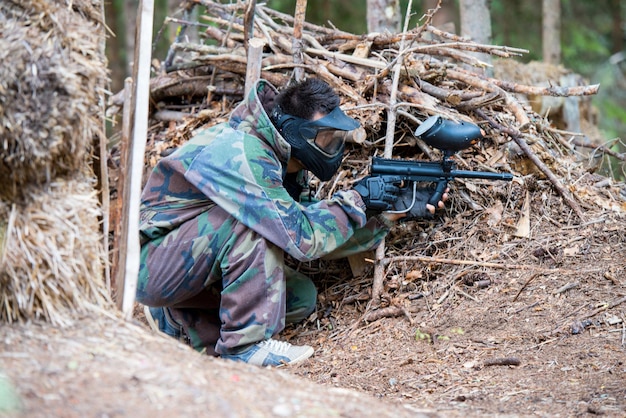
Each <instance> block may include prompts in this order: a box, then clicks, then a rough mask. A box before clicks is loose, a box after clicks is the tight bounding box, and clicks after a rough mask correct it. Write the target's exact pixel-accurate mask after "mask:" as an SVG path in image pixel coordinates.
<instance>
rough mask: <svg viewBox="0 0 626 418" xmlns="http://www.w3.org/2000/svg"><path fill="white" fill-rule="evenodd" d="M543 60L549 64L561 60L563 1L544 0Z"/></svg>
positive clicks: (557, 62)
mask: <svg viewBox="0 0 626 418" xmlns="http://www.w3.org/2000/svg"><path fill="white" fill-rule="evenodd" d="M542 4H543V33H542V45H543V61H544V62H546V63H549V64H559V63H560V62H561V2H560V0H543V2H542Z"/></svg>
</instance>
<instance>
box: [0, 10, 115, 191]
mask: <svg viewBox="0 0 626 418" xmlns="http://www.w3.org/2000/svg"><path fill="white" fill-rule="evenodd" d="M98 19H99V18H98V13H97V9H95V6H94V5H93V4H92V2H88V1H58V2H49V1H37V0H32V1H19V2H18V1H11V0H9V1H3V2H0V62H2V66H0V121H1V122H0V156H1V158H0V177H1V178H2V183H1V184H0V198H3V199H5V200H8V201H14V200H19V199H23V198H25V197H26V195H27V193H26V192H25V191H23V189H24V188H25V186H26V185H28V184H36V185H45V184H46V183H47V182H50V181H51V180H53V179H55V178H57V177H59V176H68V177H71V176H74V175H75V174H76V173H79V172H81V171H82V170H83V169H84V167H86V166H87V162H88V160H87V159H88V158H89V156H90V150H91V144H92V143H93V141H94V139H95V138H96V137H98V136H99V135H102V126H103V123H102V114H101V112H100V106H101V103H102V96H103V94H104V86H105V83H106V80H107V76H108V75H107V69H106V59H105V58H104V54H103V52H102V42H103V40H104V32H103V30H104V25H103V24H102V23H101V22H100V21H98Z"/></svg>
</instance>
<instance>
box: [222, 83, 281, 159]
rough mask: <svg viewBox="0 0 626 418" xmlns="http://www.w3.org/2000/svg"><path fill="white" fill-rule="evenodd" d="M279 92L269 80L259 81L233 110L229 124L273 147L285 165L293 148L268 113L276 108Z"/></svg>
mask: <svg viewBox="0 0 626 418" xmlns="http://www.w3.org/2000/svg"><path fill="white" fill-rule="evenodd" d="M277 94H278V90H277V89H276V87H274V86H273V85H272V84H270V82H268V81H267V80H263V79H261V80H259V81H257V82H256V83H255V84H254V86H253V88H252V89H250V93H249V94H248V97H246V98H245V99H244V100H243V101H242V102H241V103H240V104H239V105H237V107H236V108H235V110H233V112H232V114H231V116H230V118H229V120H228V124H229V125H230V126H231V127H232V128H233V129H236V130H238V131H242V132H245V133H247V134H250V135H254V136H256V137H258V138H259V139H261V140H262V141H264V142H265V143H267V144H268V145H269V146H271V147H272V149H273V150H274V152H276V155H277V156H278V158H279V159H280V160H281V161H282V162H284V163H285V164H286V163H287V161H289V157H290V156H291V146H290V145H289V143H288V142H287V141H286V140H285V139H284V138H283V137H282V136H281V135H280V133H279V132H278V130H277V129H276V127H275V126H274V124H273V123H272V121H271V120H270V117H269V115H268V113H269V112H270V111H271V110H272V108H273V107H274V98H275V97H276V95H277Z"/></svg>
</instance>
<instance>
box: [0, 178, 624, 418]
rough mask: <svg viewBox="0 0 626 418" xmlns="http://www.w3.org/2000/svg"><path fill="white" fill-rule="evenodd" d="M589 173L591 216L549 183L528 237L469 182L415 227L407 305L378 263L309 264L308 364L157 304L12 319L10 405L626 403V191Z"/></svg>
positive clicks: (380, 410) (386, 410) (0, 343)
mask: <svg viewBox="0 0 626 418" xmlns="http://www.w3.org/2000/svg"><path fill="white" fill-rule="evenodd" d="M578 187H579V189H578V191H577V194H578V195H579V196H581V195H583V192H584V191H585V190H587V191H588V194H587V195H588V197H589V199H588V200H587V201H586V203H585V202H583V207H584V208H585V216H586V219H585V220H584V221H580V220H578V219H576V217H575V216H574V215H572V213H571V210H569V208H568V207H567V206H566V205H564V204H563V202H562V201H561V200H560V199H559V198H558V197H556V196H555V195H554V194H551V193H548V192H546V190H548V189H545V190H543V191H542V190H541V188H539V189H538V190H535V192H533V193H532V195H531V199H530V202H529V203H530V205H531V207H532V208H533V210H532V211H531V212H530V213H531V215H530V219H529V220H530V224H529V225H530V228H529V236H528V237H516V236H515V234H513V233H512V230H513V228H511V227H510V226H509V224H510V223H511V220H510V219H508V218H509V217H510V218H516V219H517V218H519V216H520V213H519V212H518V211H517V209H513V210H504V211H500V212H499V213H501V217H500V218H499V219H498V221H497V222H495V221H494V220H493V213H494V210H493V208H486V209H485V210H483V211H469V210H464V206H463V205H464V204H463V203H462V201H461V200H462V199H460V197H455V198H453V199H451V202H450V205H449V206H450V207H449V209H448V210H447V212H446V213H445V214H444V215H442V216H440V217H438V218H437V219H435V220H433V221H432V222H427V223H419V224H418V223H415V222H413V223H405V224H402V225H400V226H398V227H397V228H396V229H395V230H394V231H393V232H392V233H391V235H390V236H389V239H388V243H387V245H388V251H387V256H388V258H389V260H388V263H387V271H386V273H387V274H386V280H385V282H384V284H385V288H384V295H383V298H382V300H383V301H384V304H383V305H382V306H381V307H380V308H379V309H377V310H376V311H373V312H375V313H377V315H379V316H381V314H382V313H389V312H392V313H393V314H391V315H386V316H382V317H380V318H378V319H376V318H375V317H373V316H367V315H368V314H370V315H371V314H372V313H371V312H370V310H368V302H369V300H370V298H369V295H370V292H371V285H372V274H373V273H372V269H369V270H366V271H365V273H364V274H362V275H361V276H357V277H351V275H350V270H349V265H348V263H347V261H345V260H340V261H333V262H329V261H327V262H317V263H308V264H305V265H300V266H299V267H300V268H301V270H302V271H305V272H307V273H308V274H310V275H311V276H312V277H313V278H314V279H315V280H316V281H317V282H318V286H319V292H320V294H319V303H318V310H317V312H315V313H314V314H313V315H312V316H311V317H310V318H309V320H307V321H306V323H303V324H299V325H298V326H291V327H288V328H287V329H286V330H285V331H284V332H283V333H282V334H281V337H282V338H284V339H287V340H289V341H290V342H292V343H295V344H310V345H312V346H313V347H314V348H315V355H314V356H313V357H312V358H311V359H310V360H309V361H307V362H306V363H304V364H302V365H299V366H295V367H291V368H283V369H273V370H270V369H267V370H266V369H261V368H257V367H253V366H247V365H241V364H235V363H231V362H225V361H222V360H219V359H214V358H209V357H207V356H204V355H201V354H199V353H196V352H194V351H192V350H191V349H188V348H187V347H185V346H182V345H180V344H179V343H177V342H175V341H173V340H170V339H165V338H164V337H161V336H160V335H156V334H152V333H151V332H150V331H149V329H148V328H147V327H146V326H145V325H144V323H143V322H142V318H141V315H140V314H138V315H136V318H135V320H134V321H133V322H132V323H128V322H124V321H121V320H120V319H119V318H118V317H117V315H115V314H112V313H111V312H108V311H107V312H103V313H102V314H101V315H98V316H96V317H92V318H85V319H83V320H80V321H77V322H76V323H75V324H74V325H73V326H71V327H69V328H63V329H59V328H54V327H50V326H48V325H46V324H35V323H30V324H23V325H7V324H3V325H1V328H0V371H3V372H4V374H5V375H6V376H5V379H0V383H2V381H3V380H4V381H5V382H6V380H7V379H6V378H8V381H9V382H11V383H12V386H13V388H14V390H15V391H16V392H17V393H18V395H19V398H20V399H21V401H20V405H21V407H20V408H21V409H18V410H13V412H6V411H5V414H6V415H7V416H15V417H88V416H89V417H131V416H132V417H144V416H150V417H161V416H168V417H171V416H181V417H188V416H224V417H270V416H271V417H276V416H278V417H281V416H285V417H287V416H289V417H292V416H293V417H296V416H297V417H328V416H341V417H384V416H389V417H404V416H407V417H408V416H411V417H420V416H431V417H435V416H445V417H448V416H452V417H454V416H464V417H468V416H472V417H474V416H476V417H479V416H500V417H524V416H533V417H534V416H540V417H584V416H595V415H601V416H608V417H621V416H626V288H625V284H626V282H625V281H626V274H625V273H626V262H625V260H626V232H625V228H624V219H625V217H624V213H625V211H624V198H623V197H619V193H620V189H619V187H618V188H616V187H613V188H605V187H604V188H603V186H598V187H595V186H594V183H593V179H589V180H585V179H581V181H580V182H579V183H578ZM592 191H593V194H592ZM496 192H497V191H496ZM495 195H497V193H495ZM513 195H515V193H510V194H509V196H513ZM602 196H611V197H612V198H611V199H604V198H601V197H602ZM509 199H510V200H514V199H513V198H511V197H509ZM594 201H595V202H596V203H597V204H589V203H588V202H594ZM494 206H497V205H495V204H494ZM508 206H509V203H505V207H508ZM517 206H519V205H517V204H515V205H512V207H517ZM408 253H410V254H417V255H419V257H420V258H419V260H416V259H411V260H407V259H406V258H402V255H406V254H408ZM367 319H369V320H367ZM0 377H2V375H1V374H0ZM2 386H3V385H0V388H1V387H2ZM4 386H6V385H4ZM5 392H6V390H5ZM4 397H5V399H6V398H7V396H6V395H4ZM1 398H2V396H0V399H1ZM5 403H6V401H5ZM0 405H1V403H0ZM5 409H7V407H6V406H5Z"/></svg>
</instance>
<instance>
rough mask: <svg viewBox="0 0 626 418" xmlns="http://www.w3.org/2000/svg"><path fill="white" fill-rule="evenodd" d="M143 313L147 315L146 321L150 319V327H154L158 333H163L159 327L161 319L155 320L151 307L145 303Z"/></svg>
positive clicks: (153, 329)
mask: <svg viewBox="0 0 626 418" xmlns="http://www.w3.org/2000/svg"><path fill="white" fill-rule="evenodd" d="M143 315H144V316H145V317H146V321H148V325H150V328H151V329H152V331H154V332H156V333H158V334H163V332H162V331H161V330H160V329H159V321H157V320H155V319H154V318H153V317H152V314H151V313H150V307H149V306H146V305H144V307H143Z"/></svg>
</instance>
